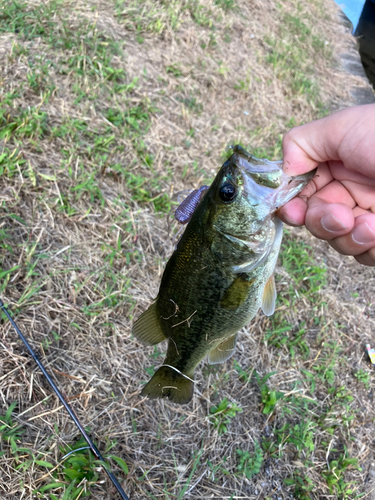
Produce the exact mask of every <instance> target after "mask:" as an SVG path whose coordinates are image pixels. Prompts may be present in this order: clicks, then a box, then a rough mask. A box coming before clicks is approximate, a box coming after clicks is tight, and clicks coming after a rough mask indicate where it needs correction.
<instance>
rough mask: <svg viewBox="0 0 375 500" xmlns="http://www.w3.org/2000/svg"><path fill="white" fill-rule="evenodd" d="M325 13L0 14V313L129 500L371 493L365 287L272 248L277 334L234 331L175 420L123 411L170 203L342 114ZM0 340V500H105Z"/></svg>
mask: <svg viewBox="0 0 375 500" xmlns="http://www.w3.org/2000/svg"><path fill="white" fill-rule="evenodd" d="M335 12H336V11H335V9H334V7H333V6H331V7H329V6H328V7H327V6H326V5H325V4H324V5H323V3H322V2H320V0H315V1H314V2H310V3H308V4H306V3H301V2H298V1H297V0H295V1H293V2H289V3H287V2H282V3H280V2H279V3H275V4H273V6H272V8H270V5H268V4H266V3H264V2H258V1H256V2H255V3H254V2H253V3H249V2H244V1H242V0H235V1H234V0H172V1H171V2H164V1H161V0H160V1H151V0H130V1H127V2H124V1H122V0H116V1H113V2H107V1H105V2H104V3H103V2H102V3H100V4H92V3H87V2H83V3H81V4H77V5H73V4H71V3H69V2H66V1H65V0H54V1H47V2H43V3H40V2H39V3H38V2H31V3H30V2H23V1H12V0H7V1H5V2H3V3H2V5H1V7H0V44H1V47H2V48H3V49H4V50H1V51H0V64H1V67H2V68H4V74H5V75H6V77H5V78H4V79H3V81H2V85H1V88H0V182H1V190H0V192H1V195H0V204H1V213H0V292H1V295H2V298H3V300H4V302H6V303H7V304H9V306H10V308H11V309H12V312H13V314H14V315H15V316H16V317H17V321H18V323H19V325H20V327H21V328H22V330H23V331H24V332H25V333H26V335H27V338H28V339H29V341H30V342H31V344H32V345H33V347H34V348H35V349H36V350H37V351H38V352H39V355H40V357H41V359H43V361H44V362H46V363H47V364H48V366H49V367H50V369H51V370H53V373H54V376H55V377H56V381H57V383H58V384H59V386H60V387H61V388H62V389H63V390H64V392H65V393H66V396H67V398H68V399H69V400H70V402H71V404H72V405H73V407H74V410H75V411H76V413H77V415H78V416H79V418H80V420H81V422H82V423H83V425H84V426H85V427H87V428H90V432H91V434H92V436H93V438H94V439H95V442H97V443H98V447H99V448H100V449H101V450H102V451H103V453H104V454H105V456H106V457H107V458H108V461H110V462H111V463H112V464H113V465H112V466H113V469H114V473H115V474H116V476H117V477H118V478H119V480H120V481H121V482H122V484H123V487H124V489H125V491H126V492H127V494H128V495H129V496H130V497H131V498H138V497H139V498H153V499H156V498H157V499H159V498H163V499H182V498H190V497H194V498H208V497H213V498H227V499H230V498H236V497H240V498H241V497H242V498H251V497H253V496H254V497H255V496H256V495H258V494H259V492H260V491H262V494H264V496H265V498H273V495H274V488H276V487H277V494H278V496H280V498H285V499H286V498H290V497H291V496H293V498H301V499H307V498H312V499H318V498H324V497H325V496H328V495H331V496H335V497H337V498H357V497H358V498H359V497H360V495H362V494H366V493H367V492H368V491H370V490H368V489H367V488H368V484H370V483H365V480H364V479H365V477H366V474H367V472H366V471H367V470H368V468H369V467H370V465H369V464H370V463H371V460H372V458H371V457H372V455H371V454H372V451H371V450H372V448H371V446H372V445H371V443H372V433H371V422H372V419H373V417H372V407H371V401H370V400H369V399H368V395H369V394H370V393H371V391H372V389H373V380H372V372H371V369H370V367H369V366H368V365H367V364H366V357H364V356H363V351H362V350H361V348H362V343H364V344H365V343H366V341H369V339H370V338H371V334H372V331H373V314H372V309H371V308H372V305H369V304H371V296H372V295H373V293H372V288H371V287H372V284H371V283H372V281H371V279H372V277H371V276H370V275H369V276H367V275H366V272H365V270H364V269H363V268H361V271H358V268H357V267H355V265H350V264H348V261H347V259H346V258H344V257H342V258H341V257H338V256H336V254H335V253H334V252H329V251H328V250H327V248H326V247H324V246H322V245H320V244H317V243H316V242H314V241H312V240H310V239H309V237H308V236H307V234H306V233H301V232H298V231H294V230H293V231H292V230H290V231H288V232H286V235H285V236H286V237H285V239H284V243H283V248H282V252H281V255H280V261H279V265H280V268H278V273H277V276H276V277H277V288H278V300H277V309H276V313H275V315H274V316H273V317H271V318H265V317H263V316H261V315H259V317H257V318H255V319H254V321H253V322H252V324H251V325H250V326H249V327H248V328H247V329H246V333H247V334H248V335H245V334H244V333H243V332H242V333H241V335H240V338H239V342H238V349H237V350H236V353H235V355H234V358H233V360H230V361H228V362H226V363H225V364H224V365H222V366H217V367H210V366H207V365H206V364H205V363H202V365H200V367H199V369H198V370H197V373H196V379H197V384H196V395H195V396H194V400H193V402H192V403H191V405H189V406H186V407H184V408H178V407H175V406H173V405H171V404H169V403H168V402H165V401H162V402H160V401H144V400H143V399H141V398H140V397H139V389H140V387H141V385H142V382H143V381H145V380H146V379H147V378H148V376H149V375H152V374H153V373H154V371H155V369H156V368H157V366H159V365H160V363H162V360H163V358H162V354H161V353H162V352H164V351H165V349H164V347H163V346H162V347H157V348H154V349H148V348H145V347H144V346H140V345H139V344H138V343H137V342H136V341H135V340H134V339H133V338H132V337H131V324H132V321H133V319H134V318H136V317H138V315H139V314H140V312H142V311H143V310H144V309H145V308H146V307H147V306H148V305H149V304H150V303H151V301H152V300H153V298H154V297H155V296H156V295H157V290H158V283H159V281H160V276H161V272H162V270H163V268H164V265H165V262H166V260H167V259H168V257H169V255H170V254H171V252H172V250H173V245H174V243H173V238H172V235H170V234H169V230H168V223H167V217H166V215H167V214H168V213H169V212H170V210H171V207H172V205H173V203H174V202H173V197H174V195H175V194H176V193H177V192H179V191H182V190H186V189H193V188H197V187H198V186H199V185H202V184H205V183H209V182H211V180H212V178H213V176H214V174H215V172H216V171H217V169H218V167H219V165H220V164H221V163H222V161H223V158H224V155H225V154H224V152H225V151H226V150H227V147H228V145H230V144H235V143H239V144H242V145H243V146H244V147H246V148H247V149H248V150H249V151H251V152H252V154H254V155H256V156H259V157H269V158H280V157H281V154H282V137H283V134H284V133H285V131H286V130H287V129H288V128H290V127H292V126H294V125H298V124H300V123H302V122H304V121H307V120H309V119H313V118H317V117H319V116H322V114H324V113H326V112H327V111H328V110H330V109H331V108H332V106H333V107H334V106H337V100H338V99H341V100H342V102H345V99H346V95H347V94H346V92H347V87H348V76H347V75H344V74H343V75H341V76H340V72H339V70H338V69H337V67H336V66H335V65H337V63H336V62H335V55H334V53H335V50H334V48H335V44H337V43H340V44H341V43H342V41H341V38H340V40H338V34H337V21H336V20H335ZM326 15H327V16H328V18H325V16H326ZM340 37H341V35H340ZM326 42H327V43H326ZM333 70H334V71H335V79H334V82H333V81H332V80H333V79H332V71H333ZM349 80H350V78H349ZM171 200H172V201H171ZM337 259H339V260H337ZM338 269H339V271H337V270H338ZM353 283H354V285H353ZM364 283H367V284H366V286H364ZM353 290H354V292H353ZM346 291H348V292H346ZM364 304H366V309H365V310H364V309H363V307H364ZM2 320H4V318H3V317H2ZM0 336H1V345H2V349H1V350H0V357H1V363H0V366H1V373H0V394H1V401H2V403H1V408H0V415H1V416H0V435H1V450H0V453H1V460H0V469H1V477H2V478H4V479H3V481H2V482H1V484H0V492H1V493H0V496H1V498H4V499H6V500H7V499H8V498H9V500H10V499H11V498H14V497H15V496H17V497H18V496H20V495H21V491H22V492H25V493H22V494H26V495H29V496H35V497H37V498H38V497H39V498H43V499H44V498H46V499H50V500H55V499H57V498H59V500H61V499H64V500H68V499H70V498H77V499H78V498H84V497H85V498H90V497H91V498H96V499H104V498H106V497H107V496H108V494H110V495H113V492H112V490H111V486H110V484H109V483H108V482H107V480H106V478H105V475H104V474H103V470H102V469H100V468H99V467H98V464H97V463H96V461H95V460H94V459H93V457H92V456H91V455H90V452H88V450H86V449H84V450H80V449H79V448H80V447H82V446H81V445H82V444H83V443H82V442H81V441H80V440H79V439H78V438H77V434H76V430H75V428H74V426H73V424H72V422H70V421H69V420H67V418H66V415H65V414H64V412H63V411H62V410H61V409H60V408H59V406H58V402H57V401H55V399H54V397H53V396H50V395H49V394H48V393H46V390H45V385H44V381H43V378H42V376H41V375H40V374H39V372H38V371H37V370H34V368H33V365H32V363H31V362H30V360H29V358H28V357H27V356H26V355H25V353H24V351H23V348H22V346H21V345H20V343H19V342H18V341H17V340H16V338H15V337H14V335H13V332H12V331H11V330H10V329H9V325H8V324H7V322H4V321H3V322H2V323H1V330H0ZM49 396H50V397H49ZM359 441H361V445H359ZM360 446H363V447H364V448H363V449H362V448H361V447H360ZM73 450H74V452H73V453H71V454H70V455H68V456H67V457H65V458H64V459H63V457H64V455H66V454H67V453H69V452H71V451H73ZM363 450H365V451H363Z"/></svg>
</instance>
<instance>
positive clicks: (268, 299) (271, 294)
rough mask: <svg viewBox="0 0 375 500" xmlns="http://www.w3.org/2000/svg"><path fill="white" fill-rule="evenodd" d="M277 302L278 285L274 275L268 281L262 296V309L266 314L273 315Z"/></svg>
mask: <svg viewBox="0 0 375 500" xmlns="http://www.w3.org/2000/svg"><path fill="white" fill-rule="evenodd" d="M275 303H276V285H275V277H274V275H272V276H271V277H270V279H269V280H268V281H267V283H266V286H265V287H264V291H263V298H262V306H261V307H262V311H263V312H264V314H265V315H266V316H272V314H273V313H274V312H275Z"/></svg>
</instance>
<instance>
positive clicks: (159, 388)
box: [141, 366, 194, 404]
mask: <svg viewBox="0 0 375 500" xmlns="http://www.w3.org/2000/svg"><path fill="white" fill-rule="evenodd" d="M193 391H194V383H193V381H192V380H191V379H190V378H189V377H187V376H184V375H183V374H182V373H181V372H179V371H176V370H174V369H173V368H171V367H169V366H161V367H160V368H159V369H158V370H157V371H156V373H155V375H154V376H153V377H152V379H151V380H150V382H148V384H146V385H145V387H144V388H143V390H142V392H141V394H142V396H148V397H149V398H151V399H156V398H168V399H169V400H170V401H172V402H173V403H178V404H186V403H188V402H189V401H190V400H191V398H192V397H193Z"/></svg>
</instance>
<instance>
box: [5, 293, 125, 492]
mask: <svg viewBox="0 0 375 500" xmlns="http://www.w3.org/2000/svg"><path fill="white" fill-rule="evenodd" d="M0 309H2V310H3V311H4V313H5V315H6V317H7V318H8V319H9V321H10V324H11V325H12V326H13V328H14V329H15V330H16V332H17V333H18V336H19V337H20V339H21V340H22V342H23V343H24V344H25V346H26V348H27V350H28V351H29V353H30V354H31V356H32V357H33V359H34V361H35V363H36V364H37V365H38V366H39V368H40V370H41V372H42V373H43V375H44V376H45V377H46V379H47V382H48V383H49V385H50V386H51V387H52V389H53V390H54V392H55V394H56V396H57V397H58V398H59V400H60V401H61V403H62V404H63V405H64V406H65V409H66V411H67V412H68V413H69V415H70V416H71V418H72V419H73V421H74V423H75V424H76V426H77V427H78V429H79V431H80V433H81V434H82V436H83V437H84V438H85V440H86V442H87V444H88V445H89V447H90V450H91V451H92V452H93V454H94V455H95V456H96V458H97V459H98V460H100V462H103V468H104V470H105V472H106V474H107V475H108V477H109V479H110V480H111V481H112V483H113V485H114V486H115V488H116V490H117V491H118V492H119V493H120V495H121V498H122V499H123V500H129V497H128V496H127V495H126V493H125V492H124V490H123V489H122V487H121V485H120V483H119V482H118V481H117V479H116V478H115V476H114V475H113V474H112V472H111V471H109V470H108V465H107V463H106V462H105V460H104V458H103V457H102V455H101V454H100V451H99V450H98V448H97V447H96V446H95V444H94V443H93V442H92V441H91V439H90V437H89V436H88V434H87V432H86V431H85V429H84V428H83V427H82V425H81V423H80V421H79V420H78V418H77V416H76V414H75V413H74V411H73V409H72V408H71V407H70V405H69V403H68V402H67V401H66V400H65V398H64V396H63V395H62V394H61V392H60V391H59V389H58V387H57V385H56V384H55V382H54V381H53V380H52V378H51V377H50V375H49V374H48V372H47V370H46V369H45V368H44V366H43V365H42V362H41V361H40V359H39V358H38V355H37V354H36V353H35V352H34V351H33V349H32V347H31V345H30V344H29V343H28V341H27V340H26V338H25V337H24V336H23V334H22V332H21V330H20V329H19V328H18V326H17V324H16V322H15V321H14V320H13V319H12V317H11V315H10V314H9V312H8V309H7V308H6V307H5V305H4V302H3V301H2V300H1V299H0Z"/></svg>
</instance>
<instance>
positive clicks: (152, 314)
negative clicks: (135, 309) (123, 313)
mask: <svg viewBox="0 0 375 500" xmlns="http://www.w3.org/2000/svg"><path fill="white" fill-rule="evenodd" d="M159 320H160V317H159V314H158V311H157V307H156V302H155V303H154V304H152V305H151V306H150V307H149V308H148V309H147V311H145V312H144V313H143V314H141V315H140V316H139V318H138V319H137V321H136V322H135V323H134V325H133V329H132V334H133V335H134V337H136V338H137V339H138V340H139V341H140V342H142V343H143V344H146V345H155V344H158V343H159V342H162V341H163V340H165V339H166V336H165V335H164V333H163V331H162V329H161V326H160V321H159Z"/></svg>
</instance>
